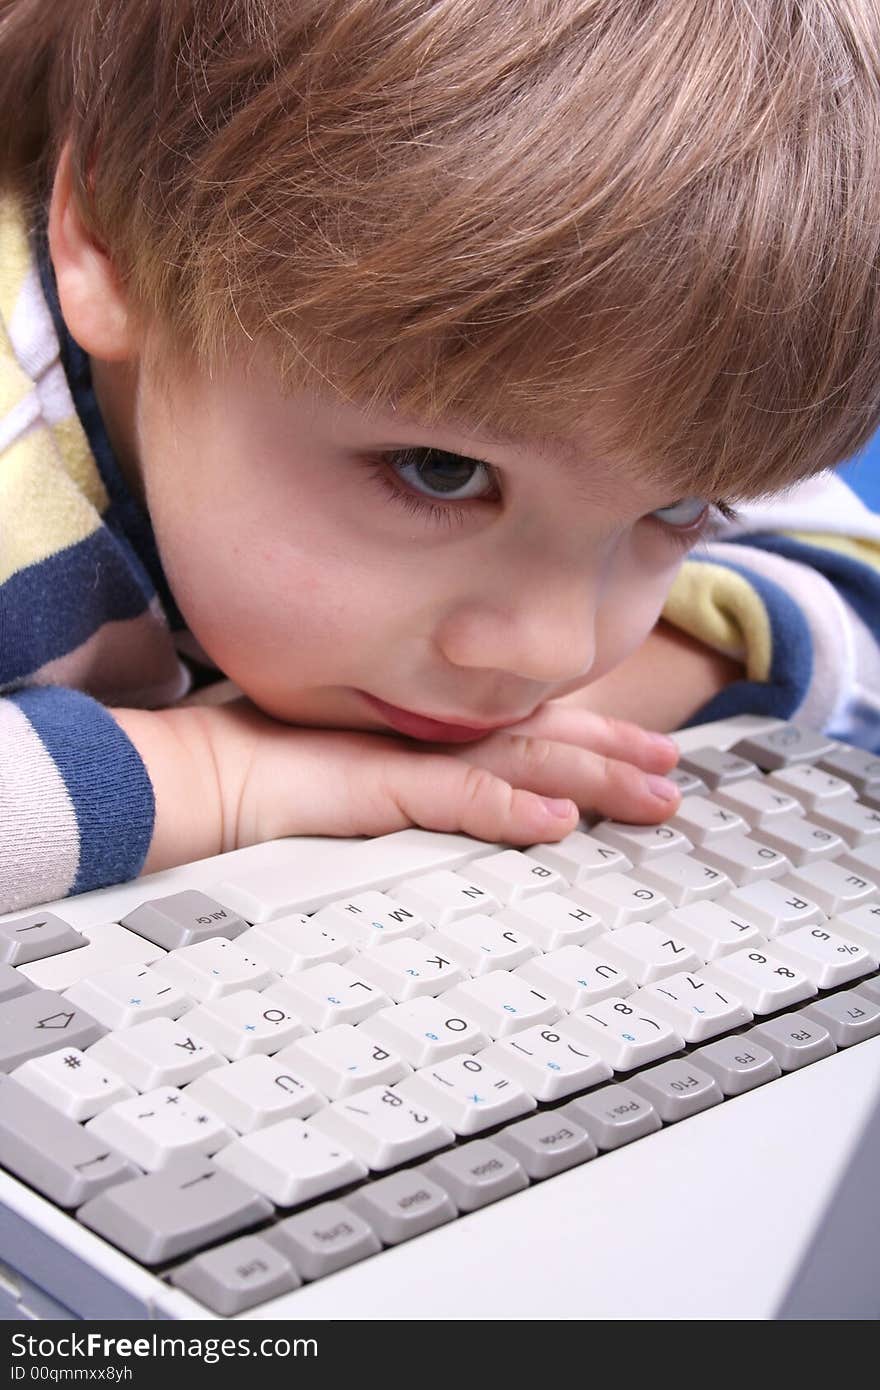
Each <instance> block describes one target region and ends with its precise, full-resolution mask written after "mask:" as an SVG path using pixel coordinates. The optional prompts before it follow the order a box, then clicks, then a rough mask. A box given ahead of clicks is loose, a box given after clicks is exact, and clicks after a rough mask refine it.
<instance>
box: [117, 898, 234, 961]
mask: <svg viewBox="0 0 880 1390" xmlns="http://www.w3.org/2000/svg"><path fill="white" fill-rule="evenodd" d="M121 925H122V926H123V927H128V929H129V931H133V932H137V934H138V936H143V937H146V939H147V941H152V942H153V944H154V945H156V946H161V947H162V948H163V950H165V951H173V950H176V949H177V948H178V947H180V946H192V945H193V944H194V943H195V942H197V941H205V940H207V939H208V938H209V937H215V936H222V937H226V938H227V939H231V938H232V937H235V936H239V935H240V934H241V932H243V931H244V930H245V929H246V928H247V922H246V921H245V920H244V918H242V917H239V915H238V913H237V912H232V911H231V910H230V909H229V908H228V907H223V906H222V904H221V903H218V902H215V901H214V899H213V898H209V897H208V896H207V894H206V893H199V892H196V891H195V889H192V888H187V889H184V891H183V892H182V893H170V894H169V895H168V896H167V897H164V898H153V899H152V900H151V901H150V902H145V903H142V904H141V906H140V907H136V908H135V909H134V911H133V912H129V913H128V914H127V915H126V916H125V917H123V918H122V921H121Z"/></svg>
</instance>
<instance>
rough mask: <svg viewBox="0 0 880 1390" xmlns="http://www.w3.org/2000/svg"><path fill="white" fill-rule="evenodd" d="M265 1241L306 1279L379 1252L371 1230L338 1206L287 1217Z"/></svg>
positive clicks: (333, 1204)
mask: <svg viewBox="0 0 880 1390" xmlns="http://www.w3.org/2000/svg"><path fill="white" fill-rule="evenodd" d="M266 1238H267V1240H270V1241H271V1242H272V1244H273V1245H275V1246H277V1247H278V1249H279V1250H280V1251H281V1252H282V1253H283V1254H284V1255H287V1256H288V1257H289V1258H290V1259H291V1260H292V1261H293V1263H294V1264H295V1265H296V1268H297V1269H298V1271H299V1273H300V1274H302V1275H303V1276H304V1277H305V1278H306V1279H323V1277H324V1275H325V1274H333V1273H334V1272H335V1271H336V1270H337V1269H344V1268H345V1266H346V1265H353V1264H356V1263H357V1261H358V1260H364V1259H366V1257H367V1256H368V1255H375V1254H377V1253H378V1252H379V1251H380V1250H381V1249H382V1242H381V1241H380V1240H379V1237H378V1236H377V1235H376V1232H375V1231H374V1230H373V1229H372V1227H370V1226H368V1225H367V1223H366V1221H364V1219H363V1217H361V1216H358V1214H357V1212H354V1211H352V1210H351V1207H347V1206H343V1204H342V1202H321V1203H320V1205H319V1206H316V1207H311V1208H310V1209H309V1210H308V1211H302V1212H300V1213H299V1214H298V1215H297V1216H288V1218H287V1220H286V1221H279V1223H278V1225H277V1226H273V1227H272V1229H271V1230H270V1231H267V1232H266Z"/></svg>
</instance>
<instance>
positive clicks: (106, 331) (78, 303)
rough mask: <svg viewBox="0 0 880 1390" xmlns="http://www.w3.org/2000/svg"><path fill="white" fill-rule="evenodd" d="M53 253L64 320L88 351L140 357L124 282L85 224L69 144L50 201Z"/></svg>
mask: <svg viewBox="0 0 880 1390" xmlns="http://www.w3.org/2000/svg"><path fill="white" fill-rule="evenodd" d="M49 252H50V255H51V257H52V264H53V266H54V267H55V278H56V281H57V283H58V298H59V300H60V303H61V313H62V315H63V317H64V322H65V323H66V324H67V327H68V328H69V329H70V332H71V333H72V334H73V337H74V338H75V339H76V341H77V342H78V343H79V345H80V347H82V348H83V349H84V350H85V351H86V352H87V353H89V354H90V355H91V356H93V357H99V358H101V359H103V360H104V361H105V362H124V361H127V360H129V359H130V358H131V357H132V356H133V355H134V335H133V331H132V318H131V315H130V314H129V311H128V303H127V300H126V296H125V293H124V290H123V287H122V285H121V284H120V282H119V279H118V277H117V275H116V271H115V268H114V266H113V263H112V261H111V260H110V259H109V257H108V256H107V253H106V251H105V250H104V249H103V247H101V246H100V245H99V244H98V243H97V242H96V241H95V240H94V239H93V237H92V236H91V234H90V233H89V231H88V230H87V228H86V227H85V226H84V224H83V221H82V217H81V215H80V211H79V207H78V205H77V201H76V198H75V197H74V196H73V189H72V186H71V177H70V151H69V147H68V145H65V146H64V149H63V150H62V152H61V158H60V159H59V161H58V168H57V170H56V173H55V182H54V185H53V188H52V200H51V202H50V204H49Z"/></svg>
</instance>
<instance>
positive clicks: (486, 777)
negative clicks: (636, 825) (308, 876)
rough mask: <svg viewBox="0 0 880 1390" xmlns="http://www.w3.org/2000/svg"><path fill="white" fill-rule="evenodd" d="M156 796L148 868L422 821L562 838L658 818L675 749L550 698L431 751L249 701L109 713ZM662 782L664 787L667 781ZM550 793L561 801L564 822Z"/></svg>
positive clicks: (664, 811) (510, 836)
mask: <svg viewBox="0 0 880 1390" xmlns="http://www.w3.org/2000/svg"><path fill="white" fill-rule="evenodd" d="M114 714H115V717H116V718H117V720H118V721H119V723H120V724H121V725H122V727H123V728H124V729H125V730H126V731H127V732H128V734H129V736H130V737H131V738H132V740H133V742H134V743H135V746H136V747H137V748H138V749H139V751H140V752H141V755H142V757H143V758H144V760H145V762H146V765H147V768H148V771H149V773H150V777H151V779H152V782H153V786H154V788H155V791H156V828H155V832H154V836H153V842H152V845H151V847H150V853H149V855H148V858H147V862H146V864H145V866H144V870H145V872H151V871H153V870H155V869H159V868H164V867H167V866H168V865H170V864H179V863H185V862H187V861H188V860H189V859H197V858H201V857H203V856H206V855H211V854H218V853H220V852H221V851H223V850H229V849H236V848H240V847H242V846H244V845H249V844H256V843H259V842H261V841H263V840H272V839H277V838H279V837H280V836H284V835H384V834H387V833H388V832H389V831H393V830H402V829H404V828H406V827H407V826H411V825H417V826H421V827H423V828H424V829H426V830H443V831H459V832H463V833H465V834H469V835H473V836H475V837H476V838H477V839H482V840H490V841H495V840H500V841H505V842H507V843H509V844H514V845H520V844H521V845H528V844H534V843H536V842H538V841H546V840H559V839H561V838H562V837H563V836H564V835H567V834H568V833H569V831H571V830H573V829H574V828H575V826H576V825H577V820H578V811H577V809H576V807H575V805H573V804H572V800H571V799H573V800H574V801H575V802H576V803H577V806H578V807H580V808H581V809H586V810H592V811H596V812H598V813H600V814H601V815H607V816H613V817H615V818H620V819H628V820H633V821H637V822H648V823H653V822H656V821H660V820H663V819H664V817H665V816H667V815H669V814H670V813H671V812H672V811H673V810H674V809H675V807H676V805H677V803H678V793H677V790H676V789H675V788H674V787H672V786H671V785H670V790H671V791H672V793H673V796H672V799H663V798H662V797H661V796H658V795H656V794H654V793H653V791H652V788H653V787H655V786H656V782H652V779H654V778H656V776H657V774H659V773H663V772H665V771H668V770H669V768H670V767H671V766H672V765H673V764H674V762H675V760H676V753H675V748H674V746H673V745H671V744H669V743H668V742H667V741H666V740H660V741H658V740H657V739H656V737H655V736H652V735H649V734H647V733H645V732H644V731H643V730H641V729H638V728H637V727H636V726H635V725H631V724H616V723H614V722H613V721H609V720H606V719H603V718H601V717H600V716H597V715H593V714H589V713H586V712H584V711H580V710H572V709H568V708H565V707H562V706H559V707H555V706H554V705H553V704H552V702H551V703H550V704H547V705H545V706H543V707H542V708H541V709H539V710H538V711H537V712H536V713H535V714H534V715H532V716H531V718H530V719H528V720H524V721H523V722H522V723H521V724H518V725H515V726H512V728H511V729H510V730H502V731H498V732H495V733H492V734H488V735H487V736H486V738H484V739H480V740H479V742H477V743H472V744H467V745H462V744H425V743H420V742H418V741H416V740H414V739H405V738H400V737H397V736H395V735H385V734H378V733H368V732H354V731H344V730H335V729H313V728H303V727H298V726H291V725H287V724H281V723H278V722H277V721H276V720H274V719H270V718H268V717H267V716H265V715H263V714H261V713H260V712H259V711H258V710H257V709H255V708H254V706H253V705H251V704H249V703H248V702H247V701H244V700H239V701H235V702H234V703H232V704H229V705H223V706H219V707H216V708H190V709H182V710H164V711H159V712H146V711H137V710H122V711H114ZM661 780H662V779H661ZM544 797H549V798H553V799H555V798H564V799H565V800H564V805H563V807H562V814H561V815H560V814H555V813H554V812H553V810H552V809H550V808H548V806H547V805H546V803H545V801H544V800H543V798H544Z"/></svg>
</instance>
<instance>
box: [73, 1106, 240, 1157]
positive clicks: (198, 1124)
mask: <svg viewBox="0 0 880 1390" xmlns="http://www.w3.org/2000/svg"><path fill="white" fill-rule="evenodd" d="M86 1132H87V1133H88V1134H93V1135H94V1136H95V1137H96V1138H97V1139H99V1140H102V1141H103V1142H104V1143H106V1144H109V1145H110V1146H111V1147H112V1148H114V1149H116V1151H117V1152H118V1153H121V1154H124V1155H125V1157H126V1158H129V1159H131V1161H132V1163H135V1164H137V1166H138V1167H139V1168H143V1169H145V1170H146V1171H147V1172H153V1171H154V1170H155V1169H157V1168H164V1167H166V1166H167V1165H168V1164H169V1163H170V1162H171V1161H172V1160H175V1161H176V1160H177V1159H179V1158H201V1157H203V1158H209V1157H210V1155H211V1154H213V1153H216V1152H217V1150H218V1149H219V1148H222V1147H223V1145H224V1144H228V1143H230V1142H231V1141H232V1139H233V1138H234V1135H233V1133H232V1130H231V1129H228V1128H227V1126H226V1125H225V1124H224V1123H223V1121H222V1120H221V1119H219V1118H218V1117H217V1116H216V1115H213V1114H212V1113H211V1111H210V1110H204V1109H203V1108H202V1107H201V1106H200V1105H198V1103H197V1102H195V1101H194V1100H193V1099H191V1098H190V1096H189V1094H188V1092H186V1091H179V1090H177V1088H176V1087H174V1086H160V1087H159V1089H158V1090H156V1091H148V1092H147V1093H146V1094H145V1095H143V1096H135V1097H134V1098H133V1099H131V1100H123V1101H120V1102H119V1103H118V1104H116V1105H112V1106H110V1107H109V1109H106V1110H103V1111H102V1112H101V1114H100V1115H96V1116H95V1118H94V1119H93V1120H89V1122H88V1124H87V1125H86Z"/></svg>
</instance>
